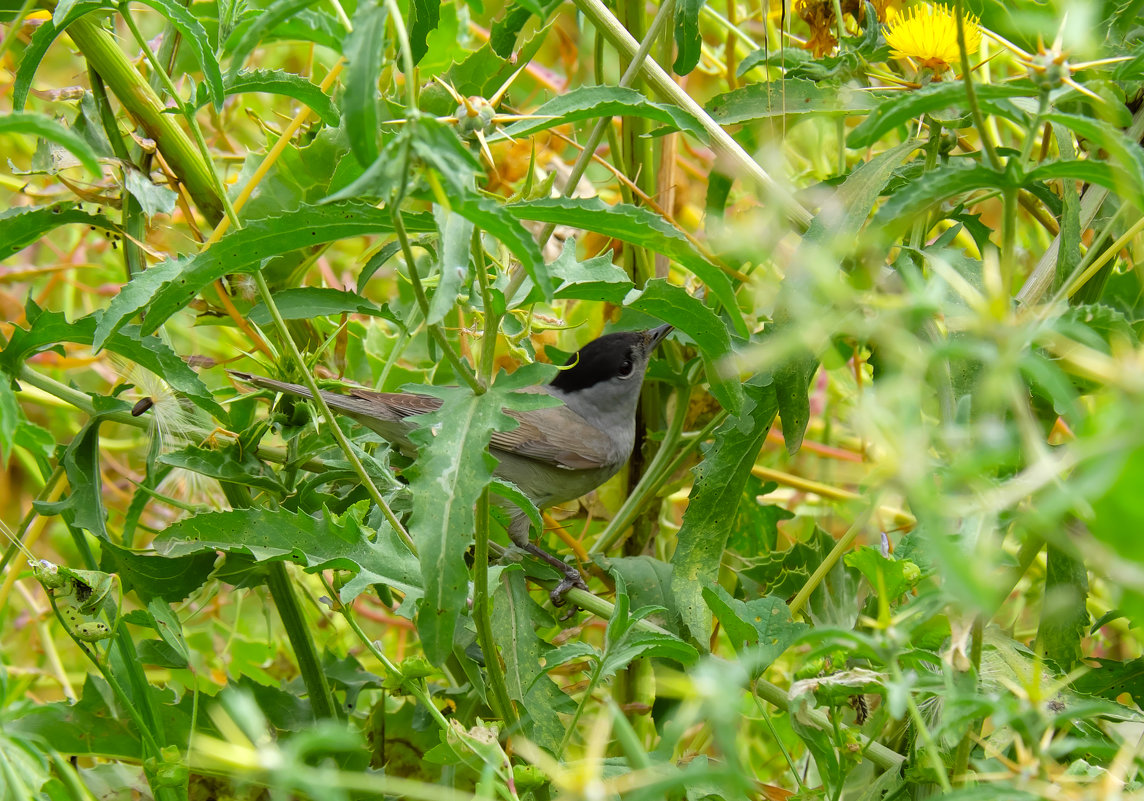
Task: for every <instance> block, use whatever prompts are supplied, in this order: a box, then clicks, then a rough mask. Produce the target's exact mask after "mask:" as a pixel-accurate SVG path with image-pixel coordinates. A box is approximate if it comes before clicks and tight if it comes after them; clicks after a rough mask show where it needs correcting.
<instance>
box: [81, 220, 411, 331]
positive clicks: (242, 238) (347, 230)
mask: <svg viewBox="0 0 1144 801" xmlns="http://www.w3.org/2000/svg"><path fill="white" fill-rule="evenodd" d="M404 220H405V226H406V228H407V229H408V230H410V231H415V232H427V231H431V230H433V228H432V227H431V226H432V221H431V220H430V219H428V218H427V217H426V215H423V214H413V213H410V214H406V215H404ZM392 231H393V222H392V219H391V218H390V216H389V212H388V211H386V210H383V209H377V208H374V207H373V206H370V205H369V204H365V203H356V202H352V201H347V202H343V203H328V204H323V205H318V206H310V205H302V206H300V207H299V208H297V209H296V210H294V211H292V212H289V213H288V214H283V215H281V216H278V217H268V218H265V219H262V220H255V221H254V222H251V223H249V224H248V225H247V226H246V227H245V228H242V229H240V230H237V231H231V232H230V233H228V234H227V235H226V236H224V237H223V238H222V239H220V240H219V241H218V242H216V243H215V244H214V246H212V247H210V248H208V249H207V250H204V251H203V252H201V253H199V254H198V255H196V256H189V257H185V258H177V259H169V260H168V261H165V262H162V263H161V264H157V265H155V266H154V267H152V268H150V269H149V270H147V271H145V272H143V273H142V274H140V275H138V276H136V277H135V278H134V279H132V280H131V281H130V282H129V283H128V284H127V285H126V286H124V287H123V289H122V290H120V292H119V294H118V295H116V296H115V297H114V298H113V299H112V301H111V303H110V304H109V305H108V307H107V311H106V312H104V315H103V317H102V318H101V319H100V321H99V326H98V328H97V329H96V334H95V341H94V342H93V347H94V348H96V349H97V350H98V349H99V348H102V347H103V346H104V345H105V343H106V342H107V338H108V337H109V336H110V335H111V334H112V333H114V332H115V331H116V330H118V328H119V327H120V326H122V325H123V324H124V323H125V322H126V321H127V320H128V319H129V318H131V317H132V316H134V315H135V314H138V313H139V312H140V311H142V310H143V309H146V310H147V317H146V320H144V322H143V326H142V333H143V334H145V335H146V334H151V333H153V332H154V331H156V330H157V329H158V328H159V327H160V326H161V325H162V324H163V323H164V322H165V321H166V320H167V318H169V317H170V316H171V315H172V314H174V313H175V312H177V311H178V310H179V309H181V308H183V307H184V306H186V305H187V304H188V303H190V302H191V301H192V300H194V298H195V296H196V295H198V293H199V292H201V291H202V290H203V289H204V288H205V287H207V286H209V285H210V284H211V283H213V282H214V281H216V280H218V279H219V278H221V277H223V276H224V275H232V274H242V273H252V272H254V271H255V270H258V269H260V268H261V266H262V263H263V261H264V260H265V259H268V258H271V257H272V256H280V255H282V254H283V253H289V252H290V251H293V250H297V249H299V248H304V247H310V246H313V245H321V244H324V243H326V242H333V241H336V240H338V239H344V238H346V237H353V236H364V235H367V234H378V233H390V232H392Z"/></svg>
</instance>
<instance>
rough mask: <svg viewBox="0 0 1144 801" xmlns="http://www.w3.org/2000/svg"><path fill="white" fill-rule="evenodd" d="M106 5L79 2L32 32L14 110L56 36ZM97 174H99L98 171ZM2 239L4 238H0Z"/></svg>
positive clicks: (17, 83)
mask: <svg viewBox="0 0 1144 801" xmlns="http://www.w3.org/2000/svg"><path fill="white" fill-rule="evenodd" d="M104 7H105V3H103V2H82V3H77V4H76V5H75V6H73V7H72V9H71V10H70V11H69V12H68V13H67V17H66V18H65V19H64V20H63V21H62V22H59V21H55V20H45V21H44V22H42V23H40V25H39V26H38V27H37V28H36V31H35V33H33V34H32V39H31V41H30V42H29V43H28V46H27V47H26V48H24V53H23V55H22V56H21V57H20V66H19V68H18V69H17V70H16V80H15V81H14V82H13V84H12V110H13V111H17V112H19V111H23V110H24V105H25V104H26V103H27V102H28V93H29V92H30V91H31V89H32V79H33V78H35V77H36V73H37V72H38V71H39V69H40V62H41V61H43V58H44V56H45V55H46V54H47V52H48V48H49V47H51V45H52V42H54V41H55V40H56V37H57V36H59V35H60V34H61V33H63V32H64V29H65V28H67V26H68V25H70V24H72V23H73V22H75V21H76V20H77V19H79V18H80V17H82V16H84V15H85V14H90V13H91V12H92V11H96V10H98V9H100V8H104ZM96 174H97V175H98V171H97V172H96ZM0 241H3V240H2V239H0Z"/></svg>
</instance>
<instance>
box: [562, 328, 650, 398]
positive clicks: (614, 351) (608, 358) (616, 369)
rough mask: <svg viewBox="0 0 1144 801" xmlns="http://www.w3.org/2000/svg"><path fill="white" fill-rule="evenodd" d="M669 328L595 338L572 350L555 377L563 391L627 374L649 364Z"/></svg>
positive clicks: (622, 376)
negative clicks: (573, 351) (574, 351)
mask: <svg viewBox="0 0 1144 801" xmlns="http://www.w3.org/2000/svg"><path fill="white" fill-rule="evenodd" d="M668 331H670V326H661V327H660V328H655V329H652V330H650V331H619V332H617V333H614V334H605V335H604V336H602V337H600V338H598V339H594V340H592V341H591V342H589V343H588V344H587V345H585V346H584V347H582V348H580V350H579V351H578V352H577V353H575V354H573V355H572V357H571V358H569V359H568V361H567V362H565V363H564V368H563V369H562V370H561V371H560V372H559V373H557V375H556V378H554V379H552V384H551V385H552V386H553V387H555V388H556V389H559V390H561V391H562V392H575V391H577V390H581V389H587V388H588V387H591V386H593V385H595V384H598V383H600V382H601V381H607V380H609V379H612V378H627V377H629V376H632V374H633V373H634V372H635V371H639V372H640V373H641V375H640V376H639V378H640V379H642V377H643V376H642V372H643V370H644V369H645V368H646V367H647V360H648V356H649V354H650V353H651V351H652V350H653V349H654V348H655V346H656V345H658V344H659V343H660V341H661V340H662V339H663V338H664V337H665V336H666V335H667V333H668Z"/></svg>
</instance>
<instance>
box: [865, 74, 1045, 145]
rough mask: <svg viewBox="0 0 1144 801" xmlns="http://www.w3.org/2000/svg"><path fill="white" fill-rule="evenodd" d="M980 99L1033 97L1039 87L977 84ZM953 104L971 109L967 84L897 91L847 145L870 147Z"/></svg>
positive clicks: (872, 114)
mask: <svg viewBox="0 0 1144 801" xmlns="http://www.w3.org/2000/svg"><path fill="white" fill-rule="evenodd" d="M975 91H976V94H977V98H978V101H979V102H988V101H990V100H1001V99H1005V98H1010V97H1033V96H1035V95H1036V89H1035V88H1034V87H1033V86H1032V85H1031V84H1030V85H1028V86H1001V85H998V84H985V85H978V86H976V87H975ZM949 106H957V107H958V108H967V107H968V101H967V100H966V96H965V84H963V83H961V82H960V81H958V82H954V83H946V82H942V83H932V84H930V85H929V86H927V87H925V88H924V89H915V90H913V91H911V92H909V93H907V94H905V95H904V96H903V95H902V93H900V92H898V93H894V94H893V96H891V97H890V98H888V99H887V100H885V101H883V102H882V103H881V105H879V106H878V107H877V108H876V109H874V111H873V112H872V113H871V114H870V115H869V116H868V117H867V118H866V119H864V120H863V121H862V123H861V124H860V125H859V126H858V127H857V128H855V129H854V130H853V131H851V132H850V135H849V136H847V137H846V146H847V147H850V148H853V149H855V150H860V149H862V148H864V147H870V146H871V145H873V144H874V143H875V142H877V141H879V140H880V139H881V138H882V137H883V136H885V135H886V134H888V133H889V132H890V131H892V130H894V129H895V128H897V127H898V126H899V125H904V124H905V123H907V122H909V121H910V120H912V119H914V118H915V117H919V116H921V115H922V114H929V113H932V112H935V111H940V110H942V109H944V108H947V107H949Z"/></svg>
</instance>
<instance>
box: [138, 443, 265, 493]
mask: <svg viewBox="0 0 1144 801" xmlns="http://www.w3.org/2000/svg"><path fill="white" fill-rule="evenodd" d="M158 462H159V463H160V464H165V465H170V466H171V467H178V468H181V469H183V470H189V471H191V472H192V473H198V474H199V475H200V476H207V477H209V478H213V479H217V480H218V481H225V482H227V483H230V484H238V485H240V486H244V487H251V488H252V489H260V490H266V491H267V492H273V493H279V494H285V492H286V488H285V487H284V486H283V484H282V482H281V481H280V480H279V479H278V476H277V475H275V474H274V473H273V472H271V471H269V470H268V469H267V468H266V466H265V465H264V464H263V463H262V462H260V461H259V460H258V459H257V458H255V456H254V454H253V453H251V452H250V451H248V450H244V449H243V448H241V447H240V446H239V445H238V444H234V445H231V446H229V447H226V448H200V447H198V446H197V445H187V446H185V447H183V448H181V449H180V450H177V451H173V452H171V453H164V454H163V455H161V456H160V457H159V459H158Z"/></svg>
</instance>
